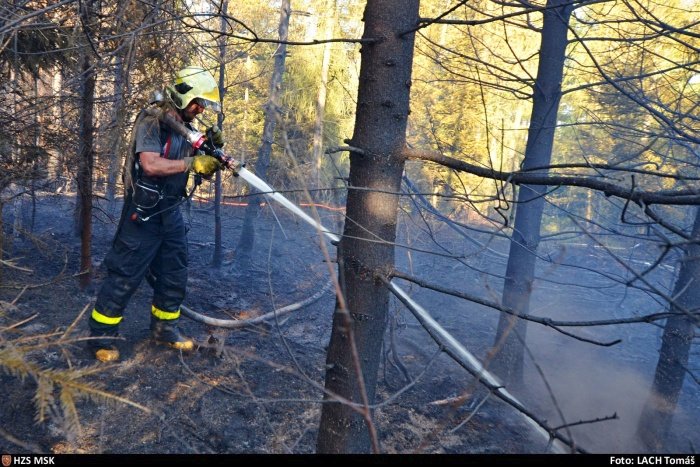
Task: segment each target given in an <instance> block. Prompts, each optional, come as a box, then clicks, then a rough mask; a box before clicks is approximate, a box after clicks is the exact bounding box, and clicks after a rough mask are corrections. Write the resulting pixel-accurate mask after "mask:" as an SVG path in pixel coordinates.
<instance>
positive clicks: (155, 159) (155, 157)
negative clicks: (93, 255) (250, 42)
mask: <svg viewBox="0 0 700 467" xmlns="http://www.w3.org/2000/svg"><path fill="white" fill-rule="evenodd" d="M165 94H166V99H165V101H164V102H162V103H161V105H162V106H164V111H165V112H167V113H169V114H170V115H172V116H173V117H174V118H175V119H176V120H178V121H180V122H182V123H184V124H185V126H187V127H188V128H189V129H193V128H192V126H191V125H190V124H191V122H192V121H193V120H194V118H195V117H196V116H197V115H198V114H200V113H202V112H204V111H205V109H212V110H213V111H216V112H219V111H220V110H221V109H220V104H219V88H218V86H217V84H216V82H215V81H214V78H213V77H212V76H211V74H209V72H207V71H206V70H204V69H202V68H198V67H187V68H184V69H182V70H180V71H179V72H178V73H177V74H176V77H175V82H174V85H173V86H171V87H169V88H167V91H166V93H165ZM208 134H210V135H212V137H211V139H212V143H213V144H214V145H215V146H216V147H221V146H223V135H222V134H221V131H220V130H219V129H218V128H216V127H213V128H210V129H209V130H208ZM219 169H221V164H220V163H219V161H218V160H217V159H216V158H214V157H211V156H208V155H200V154H198V153H193V149H192V146H191V145H190V144H188V143H187V141H186V140H185V138H184V137H183V136H182V135H180V134H177V133H175V132H174V131H172V130H171V129H170V127H169V126H167V125H165V124H164V123H163V122H161V121H160V120H159V119H158V118H156V117H154V116H152V115H149V114H148V113H146V112H145V111H142V112H141V113H140V114H139V116H138V117H137V119H136V122H135V124H134V129H133V131H132V142H131V149H130V157H129V158H127V164H126V167H125V171H124V185H125V187H126V194H125V199H124V207H123V209H122V215H121V220H120V223H119V227H118V229H117V233H116V236H115V238H114V241H113V244H112V248H111V250H110V251H109V253H108V254H107V256H106V257H105V260H104V264H105V266H106V268H107V278H106V279H105V281H104V282H103V283H102V286H101V288H100V290H99V292H98V295H97V300H96V302H95V308H94V309H93V311H92V313H91V315H90V318H89V327H90V334H91V336H92V337H94V339H90V340H89V341H88V342H89V345H90V349H91V350H92V351H93V352H94V355H95V358H97V360H100V361H103V362H112V361H117V360H118V359H119V349H118V348H117V346H116V345H115V339H113V337H115V336H117V335H118V329H119V324H120V323H121V321H122V317H123V314H124V309H125V308H126V306H127V304H128V302H129V299H130V298H131V295H132V294H133V293H134V291H135V290H136V289H137V287H138V286H139V284H140V283H141V281H142V280H143V278H144V277H145V276H146V275H148V277H149V282H150V283H151V285H152V287H153V299H152V306H151V326H150V328H151V333H152V336H153V338H154V339H155V340H156V341H157V342H160V343H164V344H167V345H169V346H170V347H172V348H175V349H179V350H183V351H189V350H192V349H193V348H194V342H193V341H192V339H190V338H188V337H186V336H184V335H183V334H182V333H181V331H180V330H179V328H178V326H177V323H178V319H179V317H180V304H181V303H182V301H183V300H184V298H185V286H186V284H187V238H186V229H185V223H184V221H183V219H182V214H181V213H180V209H179V206H180V204H181V203H182V202H183V200H184V199H185V197H186V196H187V192H186V186H187V182H188V178H189V172H193V173H195V174H196V175H195V176H203V177H205V178H209V177H211V176H212V175H213V174H214V173H215V172H216V171H217V170H219Z"/></svg>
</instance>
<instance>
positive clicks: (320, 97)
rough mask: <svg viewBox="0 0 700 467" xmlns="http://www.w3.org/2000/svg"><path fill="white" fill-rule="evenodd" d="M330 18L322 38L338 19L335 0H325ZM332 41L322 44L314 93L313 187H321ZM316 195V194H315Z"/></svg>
mask: <svg viewBox="0 0 700 467" xmlns="http://www.w3.org/2000/svg"><path fill="white" fill-rule="evenodd" d="M324 11H325V12H326V14H329V13H330V18H326V19H325V27H324V28H323V39H331V38H332V37H333V30H334V27H335V24H336V23H337V21H338V14H337V0H327V1H326V7H325V8H324ZM332 48H333V43H331V42H326V43H325V44H324V45H323V61H322V62H321V85H320V86H319V88H318V94H316V119H315V121H314V136H313V149H312V159H311V160H312V164H314V175H313V180H314V183H315V186H314V188H321V184H322V181H321V166H322V165H323V119H324V117H325V113H326V95H327V93H328V90H327V88H328V71H329V69H330V67H331V50H332ZM317 196H318V195H317Z"/></svg>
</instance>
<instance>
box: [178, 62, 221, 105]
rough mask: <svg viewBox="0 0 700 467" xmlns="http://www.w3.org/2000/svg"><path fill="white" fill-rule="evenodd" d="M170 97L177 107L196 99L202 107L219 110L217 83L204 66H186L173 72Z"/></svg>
mask: <svg viewBox="0 0 700 467" xmlns="http://www.w3.org/2000/svg"><path fill="white" fill-rule="evenodd" d="M170 89H171V92H170V97H171V98H172V99H173V102H174V103H175V106H176V107H177V108H178V109H184V108H185V107H187V106H188V105H189V104H190V102H192V101H193V100H195V99H197V101H196V102H197V103H198V104H199V105H201V106H202V107H206V108H208V109H214V110H215V111H216V112H220V111H221V104H220V103H219V85H218V84H217V83H216V81H214V77H213V76H212V75H211V74H210V73H209V72H208V71H206V70H205V69H204V68H200V67H196V66H188V67H187V68H183V69H182V70H180V71H178V72H177V73H176V74H175V85H174V86H173V87H172V88H170Z"/></svg>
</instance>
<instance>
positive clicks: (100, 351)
mask: <svg viewBox="0 0 700 467" xmlns="http://www.w3.org/2000/svg"><path fill="white" fill-rule="evenodd" d="M118 335H119V334H118V333H117V332H116V330H115V331H112V332H108V331H105V332H101V331H96V330H94V329H91V330H90V337H94V338H95V339H90V340H89V341H88V348H89V349H90V351H91V352H92V353H93V354H94V355H95V358H96V359H97V360H99V361H101V362H116V361H118V360H119V349H118V348H117V346H116V345H114V342H115V340H114V339H104V337H117V336H118ZM100 338H102V339H100Z"/></svg>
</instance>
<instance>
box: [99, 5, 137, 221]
mask: <svg viewBox="0 0 700 467" xmlns="http://www.w3.org/2000/svg"><path fill="white" fill-rule="evenodd" d="M128 7H129V2H128V1H127V0H120V2H119V8H118V9H117V10H118V21H119V23H120V24H124V25H125V22H126V14H127V11H126V10H127V8H128ZM125 27H126V26H125ZM127 42H128V43H125V44H122V47H121V49H122V50H120V51H119V52H117V55H116V57H115V64H114V67H115V69H114V114H113V117H112V135H111V136H110V138H111V141H110V143H109V147H110V148H114V150H113V152H112V154H110V156H111V157H110V159H109V168H108V172H107V190H106V197H107V200H109V210H110V212H111V213H115V212H116V210H117V206H116V199H117V182H118V180H119V174H120V173H121V170H122V167H123V165H124V164H123V158H122V156H123V155H124V154H125V152H126V151H127V150H130V149H129V148H128V147H127V146H128V141H129V139H128V138H125V136H124V132H123V131H122V128H123V126H124V125H125V124H126V123H127V116H126V103H127V96H128V93H129V86H130V82H131V80H130V72H131V62H132V60H133V57H134V53H135V51H136V48H135V47H134V36H129V39H127Z"/></svg>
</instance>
